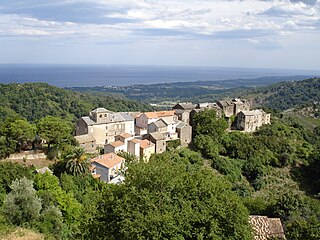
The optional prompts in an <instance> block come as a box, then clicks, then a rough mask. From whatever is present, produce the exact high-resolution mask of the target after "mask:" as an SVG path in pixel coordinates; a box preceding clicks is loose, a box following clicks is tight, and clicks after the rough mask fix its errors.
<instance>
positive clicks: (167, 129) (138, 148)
mask: <svg viewBox="0 0 320 240" xmlns="http://www.w3.org/2000/svg"><path fill="white" fill-rule="evenodd" d="M205 109H214V110H215V111H216V114H217V116H218V117H226V118H229V119H231V117H235V121H234V122H233V123H230V130H238V131H244V132H254V131H256V130H257V129H258V128H259V127H260V126H262V125H264V124H269V123H270V114H267V113H265V112H264V111H263V110H261V109H257V110H250V109H251V104H250V102H249V101H247V100H242V99H232V100H222V101H216V102H214V103H199V104H192V103H178V104H176V105H175V106H174V107H173V108H172V110H170V111H155V112H111V111H109V110H107V109H105V108H97V109H95V110H93V111H91V112H90V114H89V116H85V117H81V118H80V119H78V120H77V122H76V132H75V135H76V136H75V138H76V140H77V141H78V142H79V144H80V146H81V147H83V148H84V149H85V150H86V151H87V152H88V153H94V152H96V151H97V149H99V148H100V149H103V153H104V154H103V155H99V156H98V157H96V158H93V159H91V165H92V166H91V172H92V174H93V176H94V177H96V178H99V179H100V180H102V181H104V182H110V183H119V182H122V180H123V176H122V175H121V174H120V173H121V171H122V170H123V168H124V162H125V159H124V158H122V157H120V156H118V155H117V153H118V152H120V151H123V152H127V153H129V154H132V155H134V156H136V157H137V159H141V160H143V161H145V162H147V161H148V160H149V158H150V156H151V155H152V154H154V153H162V152H164V151H165V150H166V149H167V145H168V144H169V143H170V142H172V141H175V142H176V143H178V144H179V145H180V146H182V147H184V146H188V145H189V143H190V142H191V141H192V126H193V116H194V115H195V114H196V113H198V112H200V111H203V110H205Z"/></svg>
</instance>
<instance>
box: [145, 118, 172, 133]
mask: <svg viewBox="0 0 320 240" xmlns="http://www.w3.org/2000/svg"><path fill="white" fill-rule="evenodd" d="M167 131H168V128H167V124H166V123H165V122H164V121H163V120H162V119H159V120H157V121H155V122H152V123H150V124H149V125H148V133H153V132H160V133H167Z"/></svg>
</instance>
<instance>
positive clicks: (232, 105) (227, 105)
mask: <svg viewBox="0 0 320 240" xmlns="http://www.w3.org/2000/svg"><path fill="white" fill-rule="evenodd" d="M216 103H217V106H218V107H219V108H221V109H222V112H223V113H224V115H225V116H226V117H231V116H235V115H237V113H239V112H240V111H249V110H250V102H249V101H247V100H242V99H239V98H234V99H232V100H220V101H217V102H216Z"/></svg>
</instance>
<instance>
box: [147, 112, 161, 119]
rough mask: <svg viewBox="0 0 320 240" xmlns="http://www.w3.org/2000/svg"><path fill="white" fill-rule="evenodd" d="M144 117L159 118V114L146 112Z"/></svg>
mask: <svg viewBox="0 0 320 240" xmlns="http://www.w3.org/2000/svg"><path fill="white" fill-rule="evenodd" d="M144 115H146V116H147V118H158V114H156V113H155V112H146V113H144Z"/></svg>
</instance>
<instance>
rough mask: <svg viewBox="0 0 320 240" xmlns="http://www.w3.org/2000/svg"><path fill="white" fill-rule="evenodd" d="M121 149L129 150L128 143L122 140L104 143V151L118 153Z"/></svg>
mask: <svg viewBox="0 0 320 240" xmlns="http://www.w3.org/2000/svg"><path fill="white" fill-rule="evenodd" d="M120 151H127V145H126V144H125V143H124V142H122V141H120V140H118V141H115V142H112V143H108V144H106V145H104V153H117V152H120Z"/></svg>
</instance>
